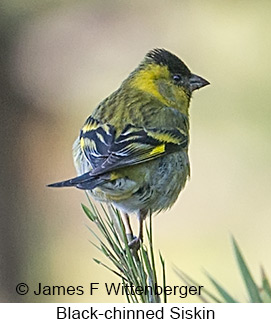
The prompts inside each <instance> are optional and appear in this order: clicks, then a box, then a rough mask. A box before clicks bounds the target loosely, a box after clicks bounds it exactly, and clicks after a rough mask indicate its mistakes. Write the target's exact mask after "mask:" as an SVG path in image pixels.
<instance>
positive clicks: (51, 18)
mask: <svg viewBox="0 0 271 323" xmlns="http://www.w3.org/2000/svg"><path fill="white" fill-rule="evenodd" d="M0 7H1V8H0V37H1V38H0V46H1V47H0V70H1V73H0V83H1V84H0V85H1V86H0V104H1V112H0V117H1V128H0V131H1V136H0V140H1V183H0V184H1V185H0V206H1V222H0V223H1V228H0V230H1V231H0V261H1V267H0V284H1V289H0V290H1V292H0V301H2V302H123V301H125V297H121V296H119V297H108V296H106V295H105V294H104V293H103V292H102V291H98V292H97V293H96V294H95V295H94V296H90V295H87V293H86V294H85V295H83V296H35V297H34V296H33V293H32V292H30V293H29V294H28V295H27V296H18V295H17V294H16V293H15V286H16V285H17V284H18V283H20V282H25V283H27V284H29V287H30V290H31V291H33V289H34V288H36V286H37V284H38V283H39V282H41V283H42V284H44V285H64V286H68V285H73V286H78V285H83V286H84V287H85V290H87V286H88V284H89V283H90V282H100V283H101V284H103V283H105V282H107V283H110V282H118V279H116V278H115V277H114V276H113V274H111V273H109V272H107V271H106V270H105V269H103V268H102V267H99V266H98V265H97V264H95V263H94V262H93V260H92V258H93V257H97V258H101V257H100V255H99V254H98V252H97V251H96V250H95V249H94V247H93V246H92V245H91V244H89V242H88V240H89V239H90V238H91V236H90V233H89V231H88V230H87V228H86V226H85V224H89V222H88V220H87V219H86V217H85V216H84V214H83V211H82V210H81V206H80V203H81V202H84V203H86V198H85V195H84V193H83V192H82V191H79V190H76V189H63V190H53V189H48V188H46V187H45V185H46V184H48V183H50V182H53V181H57V180H61V179H66V178H68V177H71V176H74V175H75V171H74V168H73V162H72V157H71V146H72V143H73V141H74V139H75V138H76V136H77V135H78V133H79V129H80V127H81V125H82V124H83V122H84V121H85V119H86V118H87V116H88V115H89V114H90V113H91V112H92V110H93V109H94V108H95V106H96V105H97V104H98V103H99V102H100V100H102V99H103V98H104V97H105V96H107V95H108V94H110V93H111V91H113V90H115V89H116V88H117V87H118V86H119V84H120V83H121V81H122V80H123V79H124V78H125V77H126V76H127V75H128V74H129V72H130V71H131V70H132V69H133V68H135V67H136V66H137V64H138V63H139V62H140V61H141V59H142V58H143V57H144V55H145V53H146V52H147V51H148V50H150V49H152V48H155V47H164V48H166V49H168V50H170V51H172V52H174V53H175V54H177V55H178V56H179V57H180V58H182V59H183V60H184V61H185V62H186V63H187V65H188V66H189V67H190V68H191V70H192V71H193V72H195V73H197V74H199V75H201V76H203V77H205V78H206V79H208V80H209V81H210V82H211V86H209V87H208V88H204V89H203V90H201V91H200V92H197V93H195V94H194V97H193V100H192V104H191V110H190V111H191V145H190V159H191V164H192V177H191V180H190V182H189V183H188V185H187V186H186V188H185V190H184V192H183V193H182V194H181V196H180V197H179V199H178V202H177V203H176V204H175V205H174V207H173V208H172V209H171V210H170V211H168V212H166V213H165V214H159V215H158V216H157V217H155V219H154V221H153V224H154V243H155V247H156V250H157V251H158V249H159V250H160V251H161V252H162V254H163V256H164V258H165V259H166V264H167V277H168V282H167V283H168V284H171V285H178V284H182V283H181V282H180V281H179V278H178V277H177V276H176V274H175V273H174V272H173V270H172V267H173V264H174V265H176V266H178V267H179V268H181V269H182V270H184V271H185V272H187V273H189V274H190V275H191V276H192V277H193V278H195V279H196V280H197V281H198V282H199V283H200V284H201V285H205V286H207V285H208V282H207V280H206V278H205V276H204V274H203V271H202V269H203V268H205V269H206V270H207V271H208V272H210V273H211V274H212V275H213V276H214V277H216V278H217V279H218V281H220V282H222V283H223V284H224V285H225V286H226V287H227V288H228V289H229V290H231V291H232V293H233V295H234V296H235V297H237V298H239V299H241V300H244V301H245V300H246V299H245V296H244V295H245V291H244V288H243V284H242V282H241V279H240V277H239V275H238V270H237V266H236V264H235V260H234V257H233V252H232V248H231V244H230V234H231V233H232V234H234V236H235V237H236V239H237V240H238V242H239V244H240V246H241V249H242V250H243V252H244V254H245V256H246V259H247V261H248V262H249V264H250V267H251V269H252V271H253V273H254V274H255V275H256V278H259V276H260V275H259V270H258V266H259V265H260V264H263V265H264V267H265V268H266V271H267V274H269V275H270V274H271V256H270V246H271V233H270V229H271V216H270V215H271V204H270V183H271V172H270V165H271V145H270V143H271V140H270V139H271V131H270V125H271V109H270V106H271V99H270V86H271V85H270V84H271V73H270V70H271V60H270V57H271V38H270V27H271V23H270V12H271V2H270V1H261V2H255V1H236V0H235V1H215V0H213V1H211V0H209V1H202V0H193V1H188V0H187V1H184V0H178V1H177V0H176V1H173V0H167V1H162V0H158V1H156V0H155V1H154V0H152V1H150V0H149V1H143V0H139V1H124V0H122V1H98V0H97V1H82V0H79V1H50V0H43V1H41V0H40V1H33V0H20V1H19V0H2V1H1V4H0ZM169 301H171V302H179V301H185V302H187V301H190V302H197V301H198V299H197V298H196V297H195V296H193V297H190V298H187V299H182V300H181V299H179V298H178V297H177V296H176V297H170V298H169Z"/></svg>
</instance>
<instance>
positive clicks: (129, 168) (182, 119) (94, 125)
mask: <svg viewBox="0 0 271 323" xmlns="http://www.w3.org/2000/svg"><path fill="white" fill-rule="evenodd" d="M208 84H210V83H209V82H208V81H207V80H206V79H204V78H203V77H201V76H198V75H196V74H193V73H192V72H191V71H190V69H189V68H188V67H187V65H186V64H185V63H184V62H183V61H182V60H181V59H180V58H178V57H177V56H176V55H175V54H173V53H171V52H169V51H168V50H166V49H164V48H155V49H152V50H150V51H149V52H148V53H147V54H146V55H145V57H144V58H143V60H142V61H141V62H140V64H139V65H138V66H137V67H136V68H135V69H134V70H133V71H132V72H131V73H130V74H129V76H128V77H127V78H126V79H125V80H124V81H123V82H122V83H121V85H120V87H119V88H118V89H117V90H116V91H114V92H113V93H112V94H110V95H109V96H108V97H106V98H105V99H104V100H103V101H102V102H101V103H100V104H98V106H97V107H96V108H95V109H94V111H93V112H92V114H91V115H90V116H89V117H88V118H87V120H86V122H85V123H84V125H83V127H82V128H81V130H80V133H79V136H78V138H77V139H76V140H75V142H74V145H73V159H74V165H75V168H76V171H77V176H76V177H73V178H71V179H68V180H64V181H61V182H57V183H53V184H49V185H48V186H49V187H76V188H78V189H82V190H87V191H88V193H89V194H90V195H91V196H92V197H93V198H94V199H95V200H97V201H99V202H106V203H109V204H112V205H114V206H115V207H116V208H117V209H118V210H120V211H121V212H122V214H123V218H124V224H125V228H126V234H127V235H128V234H130V235H132V239H131V240H130V243H129V246H130V247H131V248H135V249H138V248H139V246H140V244H141V243H142V241H143V222H144V220H145V219H146V217H147V215H150V214H153V213H159V212H161V211H165V210H167V209H169V208H170V207H171V206H172V205H173V204H174V202H175V201H176V200H177V197H178V196H179V193H180V192H181V191H182V189H183V188H184V186H185V184H186V182H187V179H188V178H189V177H190V162H189V156H188V146H189V124H190V123H189V106H190V101H191V96H192V93H193V92H194V91H195V90H198V89H200V88H202V87H204V86H206V85H208ZM131 214H136V215H137V217H138V220H139V230H138V231H139V232H138V235H137V236H133V233H132V228H131V225H130V221H129V216H130V215H131Z"/></svg>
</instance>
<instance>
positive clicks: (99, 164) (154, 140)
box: [80, 124, 188, 176]
mask: <svg viewBox="0 0 271 323" xmlns="http://www.w3.org/2000/svg"><path fill="white" fill-rule="evenodd" d="M94 128H95V129H94ZM81 138H83V139H80V140H82V145H81V147H82V149H83V151H84V154H85V156H86V158H87V159H88V160H89V162H90V163H91V164H92V165H93V166H94V167H93V170H92V171H91V172H90V175H91V176H97V175H101V174H104V173H106V172H109V171H113V170H116V169H118V168H121V167H125V166H130V165H135V164H139V163H143V162H145V161H149V160H152V159H155V158H158V157H160V156H163V155H165V154H168V153H172V152H175V151H179V150H181V149H184V148H186V147H187V145H188V135H187V133H185V132H184V131H183V130H182V129H180V128H174V129H158V128H149V129H146V128H143V127H135V126H133V125H127V126H126V127H125V129H124V130H123V132H122V133H121V134H120V135H119V136H118V137H117V138H115V130H114V127H113V126H110V125H108V124H107V125H104V124H100V125H98V124H97V127H96V126H94V127H93V128H92V129H89V130H88V131H87V132H85V133H84V128H83V131H82V136H81Z"/></svg>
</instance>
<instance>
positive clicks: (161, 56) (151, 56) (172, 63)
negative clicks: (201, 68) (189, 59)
mask: <svg viewBox="0 0 271 323" xmlns="http://www.w3.org/2000/svg"><path fill="white" fill-rule="evenodd" d="M145 59H146V61H147V62H148V61H149V62H150V63H155V64H158V65H162V66H167V68H168V70H169V71H170V73H172V74H181V75H183V76H190V75H191V72H190V70H189V68H188V67H187V66H186V65H185V64H184V62H183V61H181V60H180V59H179V58H178V57H177V56H175V55H174V54H172V53H170V52H168V51H167V50H165V49H159V48H156V49H153V50H151V51H150V52H148V53H147V55H146V56H145Z"/></svg>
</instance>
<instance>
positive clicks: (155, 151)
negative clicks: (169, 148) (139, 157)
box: [150, 144, 165, 155]
mask: <svg viewBox="0 0 271 323" xmlns="http://www.w3.org/2000/svg"><path fill="white" fill-rule="evenodd" d="M164 152H165V144H162V145H159V146H157V147H155V148H153V150H152V151H151V152H150V155H159V154H162V153H164Z"/></svg>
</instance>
